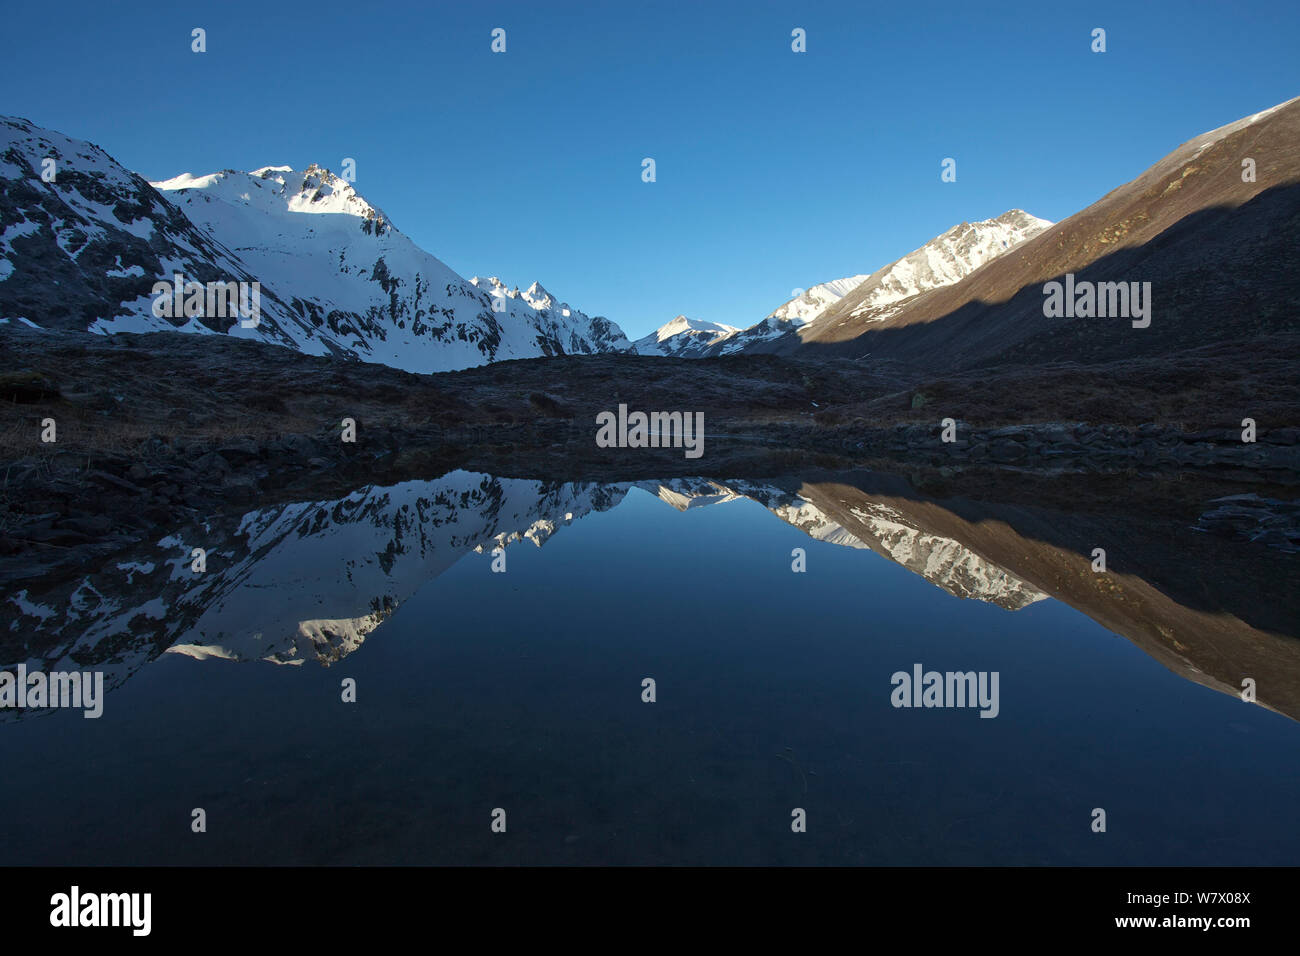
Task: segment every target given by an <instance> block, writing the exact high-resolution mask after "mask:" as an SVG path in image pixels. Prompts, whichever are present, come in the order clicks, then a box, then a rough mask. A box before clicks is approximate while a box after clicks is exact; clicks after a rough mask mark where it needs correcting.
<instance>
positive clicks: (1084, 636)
mask: <svg viewBox="0 0 1300 956" xmlns="http://www.w3.org/2000/svg"><path fill="white" fill-rule="evenodd" d="M616 497H617V496H615V500H616ZM673 503H675V504H679V505H683V504H685V503H686V501H685V500H683V501H678V502H673ZM506 504H508V502H506ZM556 505H557V507H559V508H560V513H559V514H558V518H559V519H560V521H559V523H558V525H557V527H558V530H554V529H548V528H546V527H538V526H535V525H534V523H535V522H536V521H537V520H538V516H537V515H532V516H530V517H529V518H528V521H527V522H526V523H525V524H523V525H520V526H518V527H515V526H511V525H509V524H508V522H507V523H505V524H503V525H502V527H501V530H508V531H511V532H513V531H518V532H519V533H520V534H523V532H525V531H528V530H530V528H531V530H533V531H534V536H533V537H534V540H537V539H538V538H540V539H543V540H545V546H544V547H543V548H536V547H533V546H532V545H531V544H529V543H528V541H527V540H523V541H520V542H518V543H515V544H511V545H509V547H508V548H507V556H508V569H509V570H508V571H507V573H506V574H493V573H491V572H490V570H489V566H490V563H491V560H492V558H491V555H490V554H489V553H488V551H489V549H490V547H491V544H490V542H489V544H488V546H487V547H484V548H483V549H482V550H481V551H480V552H475V551H473V550H470V548H471V547H472V545H473V544H477V543H481V542H479V541H477V540H475V541H470V540H469V539H470V537H471V536H470V535H468V533H467V530H466V528H458V529H449V528H444V529H443V530H444V531H446V532H447V533H448V534H452V532H453V531H454V532H455V534H454V535H453V537H455V536H457V535H458V536H459V537H456V540H457V541H458V542H459V543H460V544H462V545H464V546H465V547H464V548H463V549H461V550H457V551H456V552H455V553H454V554H453V553H448V552H447V551H446V549H445V547H444V548H442V549H441V550H437V551H436V553H433V552H431V553H430V554H429V555H427V556H425V557H424V558H422V561H425V562H427V563H426V564H424V565H422V571H421V573H422V575H423V576H422V577H419V578H418V580H415V582H414V584H413V589H412V590H413V593H409V594H407V593H401V594H398V595H396V596H397V597H398V599H399V603H398V604H397V606H396V608H395V609H393V610H392V611H391V614H388V615H387V616H384V617H383V618H382V620H380V621H378V622H376V626H375V627H374V628H373V629H372V630H371V631H370V632H369V633H368V634H367V635H363V638H364V643H363V644H362V645H361V646H360V647H359V648H358V649H356V650H355V651H353V652H352V653H350V654H348V655H347V656H346V657H344V658H343V659H342V660H341V661H338V662H336V663H335V664H333V665H332V666H330V667H320V666H317V665H316V664H310V665H308V666H303V667H275V666H270V665H260V664H258V665H246V666H241V665H232V664H228V663H225V662H221V661H211V662H199V661H196V660H194V659H192V658H189V657H187V656H185V655H183V654H164V655H162V656H161V657H160V658H159V659H157V660H156V661H154V662H153V663H150V664H147V665H146V666H144V667H142V668H141V669H140V670H139V671H138V673H136V674H135V676H133V677H132V678H131V679H130V680H128V681H126V682H125V683H123V684H122V685H121V686H120V687H119V688H118V689H117V690H116V691H114V692H113V693H111V694H110V695H109V696H108V699H107V701H106V705H105V713H104V716H103V717H102V718H101V719H99V720H95V721H88V720H83V719H82V718H81V716H80V714H79V713H75V712H71V713H54V714H50V715H48V716H44V717H42V718H40V719H32V720H23V721H19V722H18V723H9V724H6V725H3V726H0V760H3V761H4V765H5V766H7V767H10V768H15V771H16V772H15V775H14V776H12V777H11V783H10V784H9V785H7V786H6V787H5V788H3V791H2V795H0V812H3V813H4V815H5V818H6V819H8V820H10V821H12V822H13V823H14V826H13V828H12V830H11V832H10V835H9V836H7V839H6V841H5V844H4V847H5V848H4V850H3V851H0V863H4V864H9V863H23V862H39V863H46V862H48V863H150V862H167V863H219V862H231V863H335V862H338V863H459V862H465V863H514V862H524V863H548V862H560V863H563V862H577V863H674V862H683V863H738V864H754V863H795V864H815V863H833V864H853V863H889V864H936V863H940V864H941V863H953V864H975V863H1037V862H1047V863H1120V864H1183V863H1234V864H1262V863H1273V864H1289V863H1293V862H1294V860H1295V859H1296V857H1297V852H1298V851H1300V836H1298V835H1297V832H1296V830H1295V828H1294V826H1293V825H1292V824H1291V819H1292V813H1293V808H1294V806H1295V805H1296V803H1297V798H1300V780H1297V778H1296V776H1295V774H1294V772H1293V769H1292V768H1294V767H1295V766H1297V762H1298V761H1297V757H1300V727H1297V725H1296V724H1295V723H1293V722H1292V721H1290V720H1288V719H1286V718H1284V717H1282V716H1279V715H1277V714H1274V713H1271V712H1269V711H1267V710H1265V709H1263V708H1259V707H1251V706H1247V705H1245V704H1243V703H1241V702H1240V701H1239V700H1237V699H1235V698H1233V697H1232V696H1229V695H1227V694H1223V693H1218V692H1216V691H1213V690H1209V689H1207V688H1205V687H1202V686H1199V685H1197V684H1195V683H1192V682H1190V681H1188V680H1185V679H1184V678H1182V677H1179V676H1177V675H1175V674H1173V673H1171V672H1170V671H1169V670H1167V669H1166V668H1165V667H1164V666H1162V665H1161V664H1159V663H1157V662H1156V661H1155V660H1153V659H1152V658H1150V657H1149V656H1147V655H1146V654H1144V653H1143V652H1142V651H1141V650H1139V649H1138V648H1137V647H1135V646H1133V645H1132V644H1130V643H1129V642H1128V641H1125V640H1120V639H1118V638H1116V637H1115V636H1113V635H1112V634H1110V633H1109V632H1108V631H1106V630H1104V629H1103V628H1102V627H1100V626H1099V625H1097V624H1096V623H1094V622H1093V621H1091V620H1089V619H1088V618H1087V617H1085V616H1084V615H1082V614H1080V613H1078V612H1076V611H1073V610H1071V609H1070V608H1068V607H1066V606H1065V605H1062V604H1059V603H1057V602H1055V601H1051V600H1033V599H1032V597H1033V595H1030V597H1029V598H1025V597H1024V595H1020V596H1018V597H1015V598H1014V600H1013V601H1012V603H1013V604H1015V605H1017V606H1020V607H1021V609H1020V610H1016V611H1007V610H1004V609H1003V608H1002V607H999V606H997V605H996V604H995V603H988V602H983V601H979V600H961V599H959V598H958V597H955V596H953V595H952V594H949V593H946V592H945V591H944V590H942V589H940V588H939V587H936V586H935V584H932V583H930V582H928V581H927V580H926V579H925V578H924V577H922V576H920V575H919V574H917V573H913V571H912V570H908V569H907V568H905V567H902V566H900V565H898V564H895V563H893V562H891V561H889V560H887V559H885V558H883V557H881V556H879V555H877V554H874V553H872V552H870V551H867V550H864V549H862V548H860V547H851V546H850V547H846V546H844V545H845V544H850V543H851V542H847V541H845V540H844V538H843V537H842V535H837V534H836V533H835V532H834V531H833V530H831V531H830V532H829V540H827V541H819V540H816V539H814V538H810V537H809V536H808V535H807V534H805V533H804V532H803V531H801V530H799V529H798V528H796V527H792V526H791V525H790V524H787V523H785V522H783V521H779V520H775V519H774V518H773V517H772V515H771V514H770V513H769V512H768V511H767V510H766V509H764V508H763V507H762V506H761V505H760V504H758V503H756V502H753V501H750V500H748V499H744V498H740V499H736V500H731V501H723V502H720V503H715V504H714V505H712V506H709V507H690V508H684V510H682V511H681V512H680V513H678V512H675V511H672V510H670V509H669V508H668V507H666V505H665V503H664V502H662V501H658V500H655V499H654V498H653V497H651V495H649V494H647V493H645V492H644V491H643V490H641V489H638V488H632V489H631V490H630V491H628V492H627V494H626V497H625V498H623V500H622V501H621V503H618V504H617V505H616V506H615V507H613V508H612V509H611V510H607V511H603V512H599V513H590V514H587V515H586V516H585V517H584V516H582V514H580V513H579V514H574V516H573V518H574V520H573V521H572V523H571V525H569V526H568V527H563V526H562V525H563V519H564V516H565V513H566V512H565V510H564V509H568V508H572V507H575V505H573V504H571V503H567V504H566V503H564V502H562V501H560V500H559V499H557V500H556ZM493 507H497V506H496V505H493ZM502 507H504V505H503V506H502ZM553 517H554V516H553ZM805 517H808V516H805ZM548 520H549V519H548ZM810 520H812V521H813V524H814V526H815V527H811V528H810V529H809V530H814V531H815V533H819V534H823V535H825V534H826V533H827V529H826V528H825V527H824V526H822V525H817V523H816V516H812V517H811V519H810ZM552 532H553V533H552ZM408 540H409V539H408ZM355 541H356V544H357V547H358V548H361V547H369V544H368V543H366V542H365V539H364V536H363V537H358V538H356V539H355ZM793 548H804V549H805V550H806V551H807V562H808V572H807V573H806V574H794V573H792V572H791V570H790V563H791V549H793ZM311 550H312V549H311V547H310V546H309V548H308V551H309V552H310V551H311ZM315 553H316V556H317V558H318V559H319V560H320V561H321V562H322V564H330V563H331V562H333V563H334V564H337V563H338V562H339V553H338V552H335V551H329V550H327V549H322V548H320V547H319V546H317V547H316V548H315ZM372 556H373V555H372ZM949 557H953V556H952V555H951V554H950V555H949ZM953 559H954V560H958V561H959V560H961V555H956V556H955V557H954V558H953ZM370 566H371V564H370V562H369V559H368V558H367V560H364V561H359V562H358V563H357V566H356V568H355V569H354V577H353V578H352V581H353V583H354V584H355V583H356V581H355V575H356V574H360V573H361V571H360V569H362V568H368V567H370ZM940 570H941V571H942V569H940ZM984 570H985V571H987V570H988V569H984ZM313 573H314V572H313ZM399 573H405V572H403V571H401V569H400V568H395V570H394V575H397V574H399ZM297 575H298V576H297V578H296V579H295V577H294V575H293V574H290V573H288V571H286V570H284V569H282V571H281V573H280V574H279V576H278V577H277V576H274V575H264V574H262V573H261V572H258V573H255V574H253V575H251V576H250V578H249V580H248V583H249V586H248V587H245V588H243V589H240V590H237V591H232V592H231V595H230V596H229V600H231V601H234V600H236V599H237V600H238V601H239V602H241V603H240V609H241V611H242V617H239V618H238V619H239V620H242V621H246V622H247V623H248V624H249V626H251V625H252V624H254V623H256V622H258V621H270V620H281V619H286V620H288V619H292V620H296V621H304V620H319V619H324V618H331V619H332V618H334V617H338V614H337V613H336V609H335V608H325V609H324V610H321V611H320V613H317V612H316V611H313V610H312V609H310V608H308V609H305V610H304V609H303V608H302V607H300V606H299V604H297V603H295V599H298V600H301V598H302V595H304V594H308V593H311V594H316V592H314V591H312V590H311V587H310V586H309V582H307V581H306V576H307V575H306V574H305V572H304V571H303V570H302V569H299V571H298V572H297ZM270 580H275V581H276V582H277V584H276V585H275V586H273V587H266V586H265V585H266V584H267V582H268V581H270ZM344 580H345V581H346V580H348V578H347V576H345V577H344ZM970 580H971V577H970V575H969V574H967V575H965V576H964V577H963V581H965V582H967V584H969V581H970ZM981 580H983V579H981ZM988 580H989V581H993V583H994V584H995V585H996V586H998V587H1002V588H1003V589H1004V591H1005V589H1006V588H1007V587H1010V588H1011V590H1012V591H1015V590H1016V586H1015V584H1014V583H1013V584H1011V585H1008V583H1007V582H1006V581H1005V580H1004V579H1002V580H998V579H997V575H996V574H994V575H993V577H992V578H989V579H988ZM254 583H256V584H259V585H262V586H261V587H260V588H254V587H252V586H251V585H252V584H254ZM332 587H334V586H332ZM336 589H337V588H336ZM323 593H328V589H327V591H326V592H323ZM357 593H367V592H365V591H364V588H360V589H358V591H357ZM345 596H347V595H345ZM1003 596H1004V597H1005V594H1004V595H1003ZM312 600H313V601H315V600H318V597H313V598H312ZM319 600H322V601H324V600H326V597H323V596H322V597H319ZM344 604H345V605H346V601H345V602H344ZM340 606H343V605H340ZM365 611H366V609H365V608H362V609H359V610H357V611H355V612H353V616H354V617H355V616H359V615H363V614H364V612H365ZM918 662H919V663H921V664H923V665H924V666H925V667H926V668H927V669H936V670H940V671H947V670H963V671H964V670H975V671H998V672H1000V675H1001V680H1000V690H1001V699H1000V708H1001V712H1000V715H999V716H998V717H997V718H996V719H994V720H982V719H980V718H979V717H978V712H977V711H976V710H974V709H967V710H951V709H932V710H925V709H922V710H896V709H894V708H892V707H891V706H890V704H889V697H890V692H891V689H892V688H891V685H890V675H891V674H892V673H893V672H895V671H897V670H910V669H911V667H912V665H913V664H915V663H918ZM647 676H648V677H653V678H654V679H655V680H656V682H657V692H658V701H657V702H656V703H654V704H646V703H643V702H642V701H641V680H642V678H643V677H647ZM344 677H351V678H354V679H355V680H356V681H357V687H358V703H356V704H351V705H350V704H343V703H342V702H341V701H340V699H339V685H340V681H341V680H342V679H343V678H344ZM51 754H57V755H58V758H57V759H51V758H50V755H51ZM16 768H21V772H20V773H18V772H17V770H16ZM18 777H21V779H22V781H23V785H22V786H21V787H18V786H14V785H13V784H12V781H13V780H16V779H18ZM199 806H201V807H204V808H205V809H206V810H207V814H208V832H207V833H206V834H203V835H196V834H192V833H190V830H189V821H190V810H191V809H192V808H193V807H199ZM494 807H503V808H505V809H506V811H507V814H508V832H507V833H506V834H505V835H499V834H493V833H491V831H490V829H489V824H490V819H491V818H490V815H491V811H492V809H493V808H494ZM795 807H803V808H805V809H806V810H807V814H808V832H807V833H804V834H794V833H791V831H790V812H791V810H792V809H793V808H795ZM1094 807H1103V808H1105V809H1106V811H1107V813H1108V817H1109V820H1108V823H1109V832H1107V833H1106V834H1100V835H1099V834H1093V833H1092V832H1091V831H1090V827H1089V824H1090V822H1091V811H1092V809H1093V808H1094Z"/></svg>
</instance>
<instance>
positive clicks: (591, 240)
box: [0, 0, 1300, 338]
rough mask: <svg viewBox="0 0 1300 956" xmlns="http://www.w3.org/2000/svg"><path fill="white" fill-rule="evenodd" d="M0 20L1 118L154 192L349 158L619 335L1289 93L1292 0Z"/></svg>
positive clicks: (457, 255)
mask: <svg viewBox="0 0 1300 956" xmlns="http://www.w3.org/2000/svg"><path fill="white" fill-rule="evenodd" d="M194 27H203V28H204V29H205V30H206V31H207V47H208V50H207V52H206V53H204V54H196V53H193V52H191V49H190V44H191V39H190V31H191V29H192V28H194ZM495 27H501V28H504V29H505V30H506V52H505V53H504V54H494V53H492V52H491V49H490V45H491V35H490V34H491V31H492V29H493V28H495ZM796 27H799V28H803V29H804V30H806V32H807V52H806V53H794V52H792V50H791V31H792V30H793V29H795V28H796ZM1095 27H1102V28H1104V29H1105V30H1106V44H1107V51H1106V52H1105V53H1093V52H1092V51H1091V49H1090V47H1091V43H1092V37H1091V32H1092V30H1093V28H1095ZM2 29H3V33H4V36H3V39H0V46H2V48H3V51H4V55H3V57H0V112H2V113H7V114H14V115H18V116H23V117H26V118H28V119H30V120H32V121H33V122H35V123H37V124H38V125H41V126H47V127H51V128H53V129H56V130H59V131H61V132H63V133H66V134H68V135H70V136H74V137H76V138H79V139H85V140H90V141H91V142H94V143H96V144H98V145H99V146H101V147H103V148H104V149H106V150H107V151H108V152H109V153H110V154H111V155H113V156H115V157H116V158H117V159H118V160H119V161H120V162H121V163H123V164H124V165H125V166H127V167H128V168H130V169H133V170H135V171H137V172H139V173H141V174H142V175H144V176H146V177H147V178H149V179H155V180H156V179H162V178H167V177H170V176H174V175H176V174H178V173H182V172H191V173H195V174H202V173H207V172H213V171H216V170H219V169H225V168H233V169H245V170H247V169H255V168H258V167H261V166H267V165H291V166H293V167H295V168H297V169H301V168H303V167H304V166H306V165H308V164H309V163H312V162H316V163H319V164H320V165H322V166H326V167H328V168H330V169H333V170H334V171H335V172H339V171H340V164H341V160H342V159H343V157H353V158H355V159H356V161H357V182H356V188H357V190H358V191H359V192H360V193H361V194H362V195H363V196H364V197H365V198H366V199H367V200H369V201H370V202H371V203H373V204H374V205H377V206H379V207H380V208H381V209H383V210H384V211H385V212H386V213H387V214H388V215H389V217H390V218H391V219H392V220H393V222H394V223H395V224H396V225H397V226H398V228H400V229H401V230H403V231H404V232H405V233H407V235H409V236H410V237H411V238H412V239H414V240H415V241H416V242H417V243H418V244H419V245H421V246H422V247H424V248H425V249H427V250H428V251H429V252H432V253H433V254H434V255H436V256H438V257H439V258H441V259H442V260H443V261H444V262H446V263H447V264H448V265H450V266H451V267H452V268H453V269H455V270H457V271H458V272H460V273H461V274H462V275H464V276H466V277H467V278H468V277H469V276H472V275H475V274H495V275H499V276H501V277H502V278H503V279H504V280H505V281H507V282H509V283H512V284H517V285H520V286H525V285H527V284H528V283H529V282H531V281H532V280H534V279H538V280H540V281H541V282H542V283H543V284H544V285H545V286H546V287H547V288H548V289H549V290H550V291H551V292H552V293H554V294H555V295H557V296H558V297H559V298H561V299H564V300H567V301H568V302H569V303H570V304H572V305H573V306H575V307H577V308H580V309H582V310H584V311H586V312H589V313H592V314H602V315H606V316H608V317H610V318H611V319H613V320H615V321H616V322H618V323H619V324H621V325H622V326H623V328H624V330H625V331H626V332H627V333H628V334H629V336H631V337H634V338H635V337H637V336H639V335H642V334H645V333H646V332H648V331H650V330H651V329H653V328H654V327H656V326H658V325H660V324H662V323H663V322H665V321H667V320H668V319H670V318H672V317H673V316H674V315H677V314H678V313H686V314H687V315H690V316H692V317H696V318H702V319H710V320H713V321H717V322H726V323H729V324H732V325H740V326H744V325H750V324H752V323H753V322H755V321H757V320H759V319H761V318H762V317H763V316H764V315H766V314H767V313H768V312H769V311H771V310H772V309H773V308H775V307H776V306H777V305H780V304H781V303H782V302H783V301H785V300H786V299H788V298H789V297H790V296H791V292H792V290H793V289H795V288H797V287H806V286H810V285H813V284H815V283H817V282H823V281H826V280H828V279H833V278H838V277H840V276H845V275H852V274H855V273H861V272H870V271H872V270H874V269H876V268H878V267H879V266H881V265H884V264H885V263H887V262H889V261H891V260H893V259H895V258H897V257H899V256H900V255H903V254H905V253H907V252H909V251H910V250H912V249H914V248H915V247H917V246H918V245H920V244H922V243H923V242H925V241H926V240H927V239H929V238H931V237H933V236H935V235H937V234H938V233H940V232H943V231H944V230H945V229H947V228H949V227H950V226H952V225H954V224H956V223H958V222H961V221H963V220H973V219H984V218H988V217H991V216H996V215H998V214H999V213H1001V212H1004V211H1005V210H1007V209H1010V208H1015V207H1019V208H1022V209H1026V210H1028V211H1029V212H1031V213H1033V214H1034V215H1036V216H1041V217H1043V218H1046V219H1051V220H1058V219H1062V218H1065V217H1066V216H1068V215H1070V214H1071V213H1074V212H1076V211H1078V210H1079V209H1081V208H1083V207H1084V206H1086V205H1087V204H1089V203H1091V202H1092V201H1094V200H1096V199H1098V198H1099V197H1100V196H1102V195H1104V194H1105V193H1106V192H1108V191H1109V190H1111V189H1112V188H1114V187H1115V186H1118V185H1120V184H1121V183H1122V182H1125V181H1127V180H1128V179H1131V178H1132V177H1133V176H1135V175H1137V174H1138V173H1139V172H1141V171H1142V170H1143V169H1145V168H1146V167H1147V166H1149V165H1150V164H1151V163H1153V162H1154V161H1156V160H1157V159H1159V158H1160V157H1161V156H1163V155H1164V154H1165V153H1167V152H1168V151H1169V150H1171V149H1173V148H1174V147H1175V146H1177V145H1178V144H1179V143H1181V142H1183V141H1185V140H1187V139H1190V138H1191V137H1193V136H1195V135H1197V134H1199V133H1202V132H1205V131H1206V130H1209V129H1212V128H1214V127H1216V126H1220V125H1223V124H1224V123H1228V122H1230V121H1232V120H1234V119H1238V118H1240V117H1242V116H1245V115H1248V114H1250V113H1254V112H1257V111H1259V110H1261V109H1265V108H1267V107H1269V106H1273V105H1275V104H1277V103H1279V102H1281V101H1283V100H1286V99H1290V98H1291V97H1293V96H1296V95H1300V3H1297V2H1296V0H1257V2H1249V3H1246V2H1241V3H1237V2H1222V3H1208V2H1181V3H1173V2H1164V0H1124V2H1118V3H1109V2H1087V3H1069V2H1067V3H1056V2H1050V0H1039V2H1028V3H1018V4H1011V3H997V2H986V0H980V2H971V3H943V2H923V3H922V2H915V3H913V2H891V3H887V4H878V3H873V2H870V0H854V2H845V3H763V2H734V3H733V2H716V3H715V2H708V0H699V2H695V3H687V2H677V3H666V2H652V0H617V2H608V3H599V4H598V3H587V4H576V3H554V2H544V0H527V2H520V3H480V2H457V3H443V2H409V3H385V2H361V0H349V2H343V3H340V2H332V0H313V2H311V3H304V4H289V3H269V4H268V3H264V2H255V3H253V2H242V0H230V2H219V3H195V4H176V3H154V4H145V3H134V2H129V0H127V2H122V3H106V2H103V0H93V2H77V0H74V2H68V3H61V4H58V5H53V6H52V5H49V4H44V3H10V4H7V5H6V9H5V12H4V20H3V28H2ZM645 157H653V158H654V159H655V162H656V167H657V170H656V171H657V181H656V182H654V183H645V182H642V179H641V170H642V166H641V163H642V159H643V158H645ZM946 157H952V158H954V159H956V161H957V181H956V182H954V183H943V182H941V180H940V172H941V169H940V164H941V162H942V160H943V159H944V158H946Z"/></svg>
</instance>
